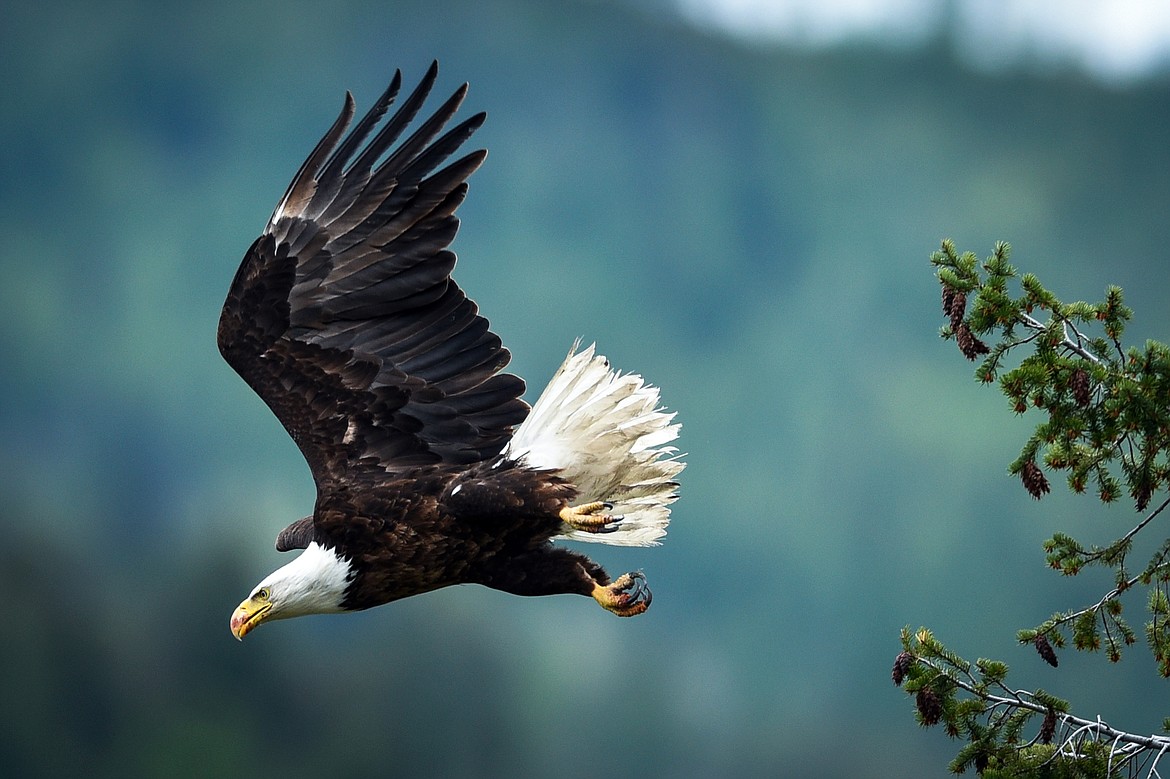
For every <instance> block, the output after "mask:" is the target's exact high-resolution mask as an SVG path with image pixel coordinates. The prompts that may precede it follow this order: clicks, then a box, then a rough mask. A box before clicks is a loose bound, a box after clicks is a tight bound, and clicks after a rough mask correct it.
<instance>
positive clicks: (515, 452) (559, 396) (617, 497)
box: [505, 341, 684, 546]
mask: <svg viewBox="0 0 1170 779" xmlns="http://www.w3.org/2000/svg"><path fill="white" fill-rule="evenodd" d="M579 345H580V341H578V342H576V343H574V344H573V348H572V349H571V350H569V356H568V357H566V358H565V362H564V363H563V364H562V365H561V367H560V369H559V370H558V371H557V372H556V375H554V376H553V377H552V381H550V382H549V383H548V386H547V387H545V388H544V392H542V393H541V395H540V398H539V399H538V400H537V401H536V405H535V406H533V407H532V411H531V412H530V413H529V414H528V418H527V419H525V420H524V423H523V424H522V425H520V427H519V428H518V429H517V430H516V434H515V435H514V436H513V437H512V440H511V442H510V443H509V444H508V447H507V449H506V450H505V454H507V455H508V456H509V457H514V458H516V459H522V460H523V461H524V462H525V463H526V464H527V465H528V466H529V467H532V468H557V469H559V470H560V471H561V475H562V476H563V477H564V478H565V479H567V480H568V481H570V482H572V484H573V485H574V486H575V487H576V488H577V490H578V492H579V494H578V500H579V501H581V502H590V501H607V502H609V503H612V504H613V506H614V508H613V513H614V514H615V515H619V514H620V515H623V516H624V517H625V519H624V520H623V521H622V522H621V524H620V525H618V529H617V530H616V531H614V532H612V533H589V532H585V531H581V530H569V529H568V528H567V527H566V530H567V531H568V532H566V533H565V534H564V535H563V536H558V538H571V539H573V540H575V541H597V542H601V543H605V544H616V545H620V546H651V545H654V544H657V543H658V539H659V538H661V537H662V536H664V535H665V534H666V526H667V525H668V524H669V523H670V509H669V508H668V506H669V505H670V504H671V503H673V502H674V500H675V499H676V498H677V497H678V496H677V495H676V494H675V491H676V490H677V489H678V483H677V482H676V481H675V480H674V479H675V477H676V476H678V474H679V472H680V471H682V469H683V467H684V463H683V462H682V461H681V459H680V458H681V456H682V455H680V454H678V451H677V450H676V449H675V448H674V447H673V446H668V444H669V443H670V442H671V441H673V440H674V439H675V438H677V437H678V431H679V425H678V424H677V423H674V422H673V420H674V414H673V413H670V412H667V411H665V410H663V409H662V408H661V407H659V405H658V403H659V401H658V388H657V387H652V386H650V385H648V384H646V383H645V382H644V381H643V380H642V377H641V376H638V375H636V374H632V373H631V374H626V375H624V376H623V375H621V374H620V373H618V372H616V371H614V370H611V369H610V367H609V361H608V360H606V359H605V358H604V357H602V356H601V355H595V354H594V349H593V346H589V347H588V348H586V349H584V350H583V351H581V352H580V353H579V354H578V353H576V352H577V348H578V346H579Z"/></svg>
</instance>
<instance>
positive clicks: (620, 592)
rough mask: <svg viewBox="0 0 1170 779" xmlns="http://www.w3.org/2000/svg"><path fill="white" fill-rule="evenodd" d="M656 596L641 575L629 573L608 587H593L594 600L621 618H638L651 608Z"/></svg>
mask: <svg viewBox="0 0 1170 779" xmlns="http://www.w3.org/2000/svg"><path fill="white" fill-rule="evenodd" d="M653 598H654V596H653V594H652V593H651V592H650V588H649V587H648V586H646V577H645V576H643V575H642V574H641V573H638V572H635V573H627V574H623V575H622V576H620V577H618V579H617V580H616V581H614V582H613V583H611V584H608V585H602V584H595V585H594V586H593V600H595V601H597V602H598V603H599V604H601V607H602V608H603V609H605V610H606V611H608V612H611V613H613V614H616V615H618V616H619V617H636V616H637V615H639V614H641V613H642V612H644V611H645V610H646V609H648V608H650V602H651V601H652V600H653Z"/></svg>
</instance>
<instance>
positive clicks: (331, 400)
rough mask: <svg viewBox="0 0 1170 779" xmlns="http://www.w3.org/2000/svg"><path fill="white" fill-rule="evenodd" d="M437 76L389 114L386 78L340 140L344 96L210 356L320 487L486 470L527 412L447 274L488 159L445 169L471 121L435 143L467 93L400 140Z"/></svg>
mask: <svg viewBox="0 0 1170 779" xmlns="http://www.w3.org/2000/svg"><path fill="white" fill-rule="evenodd" d="M437 72H438V68H437V63H436V64H432V65H431V67H430V69H429V70H428V71H427V73H426V75H425V76H424V77H423V79H422V81H421V82H420V83H419V85H418V86H417V87H416V88H415V89H414V90H413V91H412V92H411V94H410V95H409V96H408V97H407V98H406V100H404V101H403V102H402V104H401V106H400V107H399V108H398V109H397V111H395V112H394V113H393V114H392V115H391V116H390V118H389V119H386V118H385V117H386V114H387V113H389V109H390V107H391V106H392V104H393V103H394V101H395V100H396V98H397V96H398V93H399V90H400V88H401V83H402V78H401V74H400V73H395V75H394V79H393V80H392V81H391V83H390V85H389V87H388V88H387V89H386V91H385V92H384V93H383V94H382V96H381V97H380V98H379V99H378V100H377V101H376V102H375V103H374V105H373V107H371V108H370V110H369V112H367V113H366V114H365V116H363V118H362V119H361V120H359V121H358V123H357V124H356V125H355V126H354V127H353V129H352V130H351V131H350V132H349V134H348V135H346V130H347V128H348V127H349V125H350V123H351V122H352V120H353V117H354V115H355V106H354V100H353V98H352V97H351V96H350V95H349V94H348V93H347V94H346V99H345V103H344V105H343V107H342V111H341V114H340V115H339V116H338V117H337V120H336V121H335V122H334V123H333V125H332V126H331V127H330V128H329V130H328V131H327V132H326V133H325V135H324V137H323V138H322V139H321V141H320V142H319V143H318V144H317V146H316V147H315V148H314V149H313V151H312V153H311V154H310V155H309V156H308V158H307V159H306V160H305V162H304V164H302V165H301V167H300V169H299V170H298V172H297V174H296V176H295V177H294V178H293V180H292V183H291V184H290V185H289V187H288V190H287V191H286V193H285V195H284V197H282V198H281V200H280V202H279V203H278V204H277V206H276V209H275V210H274V211H273V214H272V217H271V219H270V220H269V223H268V225H267V227H266V228H265V231H264V234H263V235H262V236H261V237H260V238H258V239H257V240H256V242H255V243H254V244H253V245H252V247H251V248H250V249H249V250H248V253H247V254H246V255H245V257H244V260H243V262H242V263H241V265H240V268H239V270H238V271H237V273H236V277H235V280H234V281H233V283H232V286H231V289H230V291H229V292H228V296H227V301H226V302H225V303H224V308H223V313H222V314H221V317H220V324H219V346H220V351H221V352H222V353H223V355H224V357H225V358H226V359H227V361H228V363H229V364H231V366H232V367H233V368H234V369H235V370H236V371H237V372H238V373H239V374H240V375H241V376H242V377H243V378H244V380H245V381H247V382H248V384H249V385H250V386H251V387H252V388H253V389H254V390H255V391H256V392H257V394H259V395H260V397H261V398H263V399H264V401H265V402H266V403H267V404H268V406H269V407H270V408H271V409H272V410H273V412H274V413H275V414H276V416H277V417H278V418H279V419H280V421H281V423H282V424H283V425H284V426H285V428H286V429H287V430H288V432H289V434H290V435H291V436H292V438H293V440H295V441H296V442H297V445H298V446H299V447H300V449H301V451H302V453H303V454H304V455H305V458H306V460H307V461H308V462H309V466H310V468H311V469H312V470H313V474H314V477H315V478H316V479H317V480H318V482H320V481H321V480H322V479H330V478H336V477H339V476H340V475H342V474H343V473H344V472H345V471H347V470H348V469H349V468H350V467H352V466H353V465H354V464H355V463H359V462H360V463H362V465H363V467H364V466H374V467H378V468H382V469H384V470H387V471H394V470H397V469H401V468H405V467H408V466H411V465H418V464H424V463H431V462H451V463H472V462H477V461H480V460H483V459H487V458H489V457H491V456H493V455H495V454H498V453H499V452H500V451H501V449H502V448H503V447H504V445H505V444H506V443H507V441H508V439H509V438H510V436H511V432H512V428H513V426H514V425H517V424H519V423H520V422H521V421H523V419H524V418H525V416H526V415H527V413H528V405H527V404H526V403H524V402H523V401H522V400H520V395H521V394H522V393H523V391H524V383H523V382H522V381H521V380H520V379H519V378H517V377H516V376H512V375H510V374H505V373H501V372H500V371H501V369H502V368H503V367H504V366H505V365H507V363H508V361H509V359H510V355H509V353H508V350H507V349H505V348H504V347H503V345H502V344H501V342H500V339H499V338H498V337H497V336H496V335H495V334H493V333H492V332H491V331H490V330H489V329H488V323H487V320H486V319H484V318H483V317H481V316H479V314H478V309H477V308H476V305H475V304H474V303H473V302H472V301H471V300H469V299H468V298H467V296H466V295H465V294H464V293H463V291H462V290H460V289H459V287H458V286H457V285H456V284H455V282H454V281H452V280H451V278H450V274H451V270H452V268H453V267H454V266H455V255H454V253H453V252H451V251H450V249H449V248H448V247H449V245H450V243H451V240H452V239H453V238H454V237H455V233H456V231H457V229H458V226H459V220H458V219H457V218H456V216H455V210H456V209H457V208H458V206H459V204H460V203H462V202H463V199H464V197H465V196H466V194H467V183H466V180H467V178H468V177H469V176H470V175H471V174H472V173H473V172H474V171H475V170H476V169H477V168H478V167H479V165H480V164H481V163H482V162H483V159H484V157H485V155H486V152H484V151H482V150H479V151H473V152H470V153H468V154H466V155H464V156H462V157H459V158H458V159H456V160H455V161H453V162H449V163H448V160H449V159H450V158H451V156H452V155H454V154H455V153H456V152H457V151H458V149H459V147H460V146H461V145H462V144H463V143H464V142H465V141H466V140H467V139H468V138H469V137H470V136H471V135H472V133H474V132H475V130H476V129H477V128H479V126H480V125H481V124H482V123H483V120H484V115H483V114H482V113H480V114H476V115H474V116H472V117H470V118H468V119H465V120H463V121H462V122H459V123H458V124H456V125H455V126H454V127H453V128H451V129H450V130H447V131H446V132H445V133H444V132H443V130H444V127H445V126H446V125H447V123H448V122H449V121H450V120H451V119H452V117H453V116H454V115H455V113H456V112H457V110H458V108H459V106H460V104H461V103H462V101H463V98H464V96H465V95H466V92H467V87H466V84H465V85H463V86H462V87H460V88H459V89H458V90H456V91H455V93H454V94H453V95H452V96H451V97H450V98H448V99H447V100H446V101H445V102H444V103H443V104H442V105H441V106H440V107H439V108H438V109H437V110H436V111H435V113H434V114H432V115H431V116H430V117H428V118H427V119H425V120H424V121H423V122H422V123H421V124H419V126H418V127H417V129H414V130H413V131H410V128H411V125H412V124H413V123H414V120H415V118H416V116H417V115H418V113H419V111H420V110H421V108H422V105H423V103H424V102H425V100H426V98H427V96H428V94H429V93H430V90H431V88H432V86H433V85H434V82H435V78H436V75H437ZM408 131H409V134H407V133H408ZM404 135H405V136H406V137H405V140H402V141H401V143H399V139H400V138H403V136H404ZM395 144H398V145H397V146H395ZM444 165H446V167H442V166H444Z"/></svg>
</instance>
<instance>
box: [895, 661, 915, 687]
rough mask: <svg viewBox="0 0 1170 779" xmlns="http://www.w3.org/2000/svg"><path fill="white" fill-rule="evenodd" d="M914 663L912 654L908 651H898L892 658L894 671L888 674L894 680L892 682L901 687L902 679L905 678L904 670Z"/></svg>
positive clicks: (907, 669)
mask: <svg viewBox="0 0 1170 779" xmlns="http://www.w3.org/2000/svg"><path fill="white" fill-rule="evenodd" d="M912 665H914V655H912V654H910V653H909V652H900V653H899V654H898V656H897V657H895V658H894V671H893V673H891V674H890V678H891V679H893V680H894V684H896V685H897V686H899V687H901V686H902V680H903V679H905V678H906V672H907V671H909V670H910V666H912Z"/></svg>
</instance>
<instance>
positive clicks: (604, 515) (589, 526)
mask: <svg viewBox="0 0 1170 779" xmlns="http://www.w3.org/2000/svg"><path fill="white" fill-rule="evenodd" d="M612 509H613V504H612V503H605V502H603V501H600V500H597V501H593V502H592V503H583V504H582V505H580V506H565V507H564V508H563V509H561V511H560V517H561V521H562V522H564V523H565V524H566V525H568V526H569V527H571V528H573V529H574V530H583V531H585V532H586V533H612V532H613V531H615V530H617V523H618V522H621V521H622V519H624V517H622V516H621V515H616V516H615V515H613V514H609V513H608V512H609V511H611V510H612Z"/></svg>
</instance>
